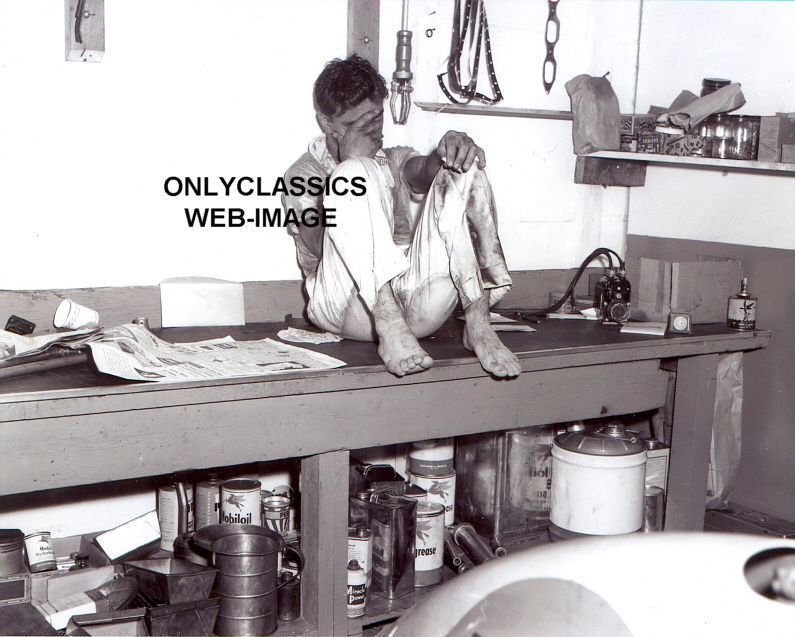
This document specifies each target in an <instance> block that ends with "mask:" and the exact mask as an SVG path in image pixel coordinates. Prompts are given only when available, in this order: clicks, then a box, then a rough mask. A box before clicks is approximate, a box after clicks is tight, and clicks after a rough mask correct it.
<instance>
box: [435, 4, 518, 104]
mask: <svg viewBox="0 0 795 637" xmlns="http://www.w3.org/2000/svg"><path fill="white" fill-rule="evenodd" d="M484 3H485V0H466V2H465V4H464V12H463V24H462V22H461V0H455V8H454V11H453V37H452V40H451V43H450V58H449V60H448V62H447V71H446V72H445V73H440V74H439V75H437V77H436V79H437V80H438V81H439V86H440V87H441V89H442V92H443V93H444V94H445V96H446V97H447V99H449V100H450V101H451V102H452V103H453V104H468V103H469V102H471V101H472V100H473V99H474V100H478V101H481V102H485V103H487V104H496V103H497V102H499V101H501V100H502V99H503V97H502V92H501V91H500V85H499V83H498V82H497V74H496V73H495V72H494V60H493V58H492V55H491V38H490V37H489V23H488V20H487V19H486V6H485V4H484ZM475 25H477V35H475V31H476V26H475ZM467 36H469V37H468V38H467ZM465 42H466V43H467V44H468V50H469V53H470V59H471V61H472V72H471V75H470V77H469V81H468V82H467V83H466V85H462V81H461V56H462V53H463V51H464V46H465ZM484 43H485V45H486V70H487V71H488V74H489V84H490V85H491V92H492V95H493V97H488V96H487V95H484V94H483V93H478V91H477V83H478V70H479V68H480V54H481V50H482V47H483V44H484ZM473 48H474V54H473ZM445 75H447V78H448V82H449V83H450V88H449V89H448V88H447V86H445V83H444V76H445ZM452 93H457V94H458V96H459V97H461V98H463V99H464V101H459V100H457V99H456V98H455V97H453V95H452Z"/></svg>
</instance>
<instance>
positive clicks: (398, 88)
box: [389, 0, 414, 124]
mask: <svg viewBox="0 0 795 637" xmlns="http://www.w3.org/2000/svg"><path fill="white" fill-rule="evenodd" d="M408 29H409V0H403V19H402V21H401V26H400V31H398V32H397V48H396V49H395V72H394V73H393V74H392V96H391V97H390V98H389V107H390V109H391V110H392V121H393V122H394V123H395V124H405V123H406V121H407V120H408V118H409V109H410V108H411V91H412V90H413V89H412V87H411V79H412V78H413V77H414V76H413V75H412V73H411V31H409V30H408Z"/></svg>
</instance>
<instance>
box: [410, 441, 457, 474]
mask: <svg viewBox="0 0 795 637" xmlns="http://www.w3.org/2000/svg"><path fill="white" fill-rule="evenodd" d="M454 456H455V451H454V445H453V441H452V438H445V439H442V440H435V441H426V442H415V443H413V445H412V449H411V451H409V461H408V470H409V471H410V472H411V473H414V474H416V475H420V476H446V475H450V474H451V473H452V472H453V470H454V469H453V468H454V466H455V464H454V461H453V458H454Z"/></svg>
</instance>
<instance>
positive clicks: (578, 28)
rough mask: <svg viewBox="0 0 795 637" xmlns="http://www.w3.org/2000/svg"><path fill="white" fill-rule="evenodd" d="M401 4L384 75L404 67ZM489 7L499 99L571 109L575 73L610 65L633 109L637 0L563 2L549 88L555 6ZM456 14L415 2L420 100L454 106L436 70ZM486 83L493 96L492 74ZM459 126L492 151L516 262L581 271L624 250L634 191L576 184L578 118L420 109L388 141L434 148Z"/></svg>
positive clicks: (396, 3) (385, 6)
mask: <svg viewBox="0 0 795 637" xmlns="http://www.w3.org/2000/svg"><path fill="white" fill-rule="evenodd" d="M401 4H402V3H401V1H400V0H382V2H381V7H382V9H381V56H380V68H381V72H382V74H383V75H384V76H385V77H387V79H390V78H391V73H392V71H393V70H394V68H395V62H394V57H395V43H396V37H395V33H396V31H397V30H398V29H399V28H400V20H401ZM486 5H487V9H488V23H489V28H490V32H491V42H492V50H493V53H494V62H495V68H496V74H497V77H498V80H499V83H500V87H501V89H502V92H503V95H504V97H505V100H504V101H503V102H501V103H500V104H499V105H498V106H507V107H514V108H532V109H546V110H569V109H570V100H569V96H568V94H567V93H566V90H565V86H564V85H565V83H566V81H567V80H569V79H571V78H572V77H574V76H575V75H579V74H580V73H587V74H590V75H594V76H596V75H603V74H604V73H606V72H608V71H609V72H610V79H611V82H612V83H613V88H614V90H615V92H616V94H617V95H618V97H619V104H620V107H621V110H622V112H632V111H633V96H634V83H635V61H636V50H637V33H638V8H639V3H638V2H636V1H634V0H633V1H627V0H601V1H599V2H596V1H595V0H567V1H566V2H564V3H560V4H559V5H558V17H559V19H560V23H561V27H560V38H559V42H558V44H557V46H556V48H555V58H556V60H557V62H558V67H557V79H556V81H555V84H554V86H553V88H552V90H551V91H550V93H549V95H547V94H546V93H545V92H544V87H543V85H542V77H541V70H542V62H543V60H544V57H545V55H546V49H545V44H544V28H545V25H546V18H547V3H546V2H545V1H544V0H493V1H492V2H488V3H486ZM452 15H453V3H452V2H448V1H446V0H412V1H411V3H410V15H409V18H410V19H409V22H410V25H409V27H410V30H411V31H412V32H413V40H412V44H413V53H414V59H413V60H412V71H413V73H414V83H413V84H414V93H413V96H414V99H415V100H417V101H423V102H441V103H448V100H447V98H445V97H444V95H443V93H442V92H441V89H440V88H439V86H438V83H437V79H436V76H437V74H439V73H441V72H444V71H445V70H446V68H447V58H448V55H449V53H450V39H451V25H452ZM428 28H432V29H435V30H434V32H433V36H432V37H431V38H428V37H426V35H425V31H426V29H428ZM605 43H608V45H605ZM478 89H479V90H480V92H483V93H486V94H487V95H490V94H491V90H490V88H489V86H488V82H487V81H486V79H485V76H482V77H481V79H480V81H479V83H478ZM451 129H452V130H459V131H465V132H467V133H468V134H469V135H470V136H471V137H473V138H474V139H475V140H476V141H477V142H478V143H479V144H480V145H481V146H482V147H483V148H484V149H485V151H486V157H487V164H488V168H487V170H488V173H489V177H490V179H491V181H492V183H493V185H494V189H495V194H496V199H497V206H498V210H499V218H500V235H501V238H502V241H503V247H504V249H505V254H506V258H507V260H508V265H509V267H510V268H512V269H516V270H523V269H544V268H564V267H572V266H577V265H579V264H580V262H581V261H582V259H583V258H584V257H585V256H586V255H587V254H588V253H589V252H591V250H593V249H594V248H596V247H598V246H607V247H610V248H613V249H616V250H619V251H622V252H623V247H624V236H625V226H626V205H627V192H626V189H610V190H605V189H603V188H601V187H599V186H583V185H575V184H574V181H573V176H574V163H575V157H574V155H573V150H572V141H571V122H570V121H565V120H543V119H519V118H512V117H491V116H478V115H449V114H435V113H430V112H427V111H422V110H420V109H418V108H416V107H415V106H412V110H411V113H410V116H409V123H408V125H407V126H405V127H399V126H387V141H388V142H389V141H390V140H394V142H393V143H405V144H408V145H411V146H414V147H415V148H417V149H419V150H421V151H423V152H427V151H430V150H431V149H432V148H433V147H435V146H436V144H437V143H438V141H439V139H440V138H441V136H442V135H443V134H444V132H445V131H447V130H451Z"/></svg>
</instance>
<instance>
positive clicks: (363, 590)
mask: <svg viewBox="0 0 795 637" xmlns="http://www.w3.org/2000/svg"><path fill="white" fill-rule="evenodd" d="M366 604H367V577H366V576H365V574H364V570H363V569H362V567H361V566H359V562H357V561H356V560H351V561H350V562H348V617H350V618H353V617H361V616H362V615H364V607H365V605H366Z"/></svg>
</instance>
